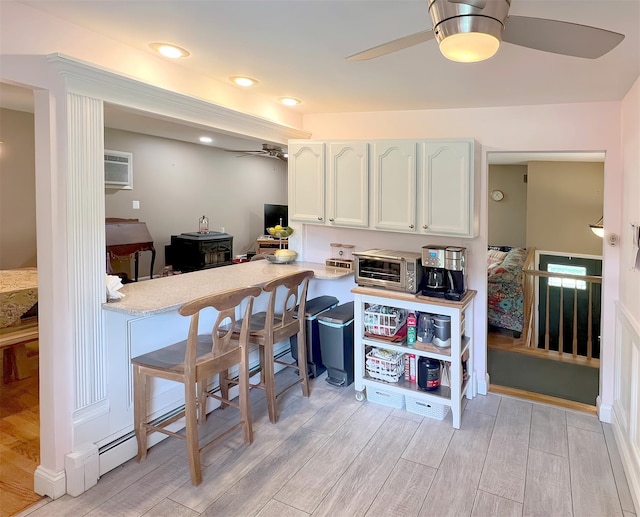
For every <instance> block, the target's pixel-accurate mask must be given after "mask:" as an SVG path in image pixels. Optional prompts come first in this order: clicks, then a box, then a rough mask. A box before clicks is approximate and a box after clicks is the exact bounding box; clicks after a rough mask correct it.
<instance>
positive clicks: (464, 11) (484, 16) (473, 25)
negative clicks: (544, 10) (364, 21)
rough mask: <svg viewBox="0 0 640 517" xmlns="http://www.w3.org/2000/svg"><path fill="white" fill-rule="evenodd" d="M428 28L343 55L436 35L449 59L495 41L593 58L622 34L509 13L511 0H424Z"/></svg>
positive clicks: (477, 57) (486, 48) (488, 48)
mask: <svg viewBox="0 0 640 517" xmlns="http://www.w3.org/2000/svg"><path fill="white" fill-rule="evenodd" d="M426 1H427V4H428V9H429V15H430V17H431V21H432V23H433V28H432V29H427V30H424V31H420V32H416V33H414V34H409V35H408V36H403V37H401V38H398V39H395V40H393V41H389V42H387V43H383V44H381V45H378V46H376V47H373V48H370V49H368V50H365V51H363V52H358V53H357V54H353V55H352V56H349V57H347V60H350V61H360V60H366V59H373V58H376V57H380V56H384V55H386V54H390V53H391V52H396V51H398V50H403V49H405V48H409V47H412V46H414V45H418V44H420V43H424V42H426V41H429V40H432V39H435V40H436V41H437V42H438V44H439V46H440V51H441V52H442V53H443V54H444V56H445V57H446V58H448V59H451V60H452V61H459V62H476V61H482V60H484V59H488V58H490V57H491V56H493V55H494V54H495V53H496V52H497V50H498V48H499V47H500V42H501V41H505V42H507V43H512V44H514V45H520V46H522V47H528V48H533V49H536V50H543V51H545V52H551V53H554V54H563V55H566V56H574V57H582V58H589V59H596V58H599V57H601V56H603V55H604V54H606V53H607V52H609V51H610V50H612V49H613V48H614V47H616V46H617V45H618V44H619V43H620V42H621V41H622V40H623V39H624V35H623V34H619V33H617V32H612V31H608V30H605V29H600V28H598V27H590V26H587V25H580V24H577V23H571V22H563V21H558V20H549V19H545V18H531V17H528V16H509V7H510V6H511V0H426Z"/></svg>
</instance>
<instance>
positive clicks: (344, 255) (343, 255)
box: [325, 242, 355, 269]
mask: <svg viewBox="0 0 640 517" xmlns="http://www.w3.org/2000/svg"><path fill="white" fill-rule="evenodd" d="M329 246H331V258H328V259H327V260H325V264H326V265H327V266H331V267H339V268H343V269H353V249H354V248H355V246H354V245H353V244H340V243H338V242H332V243H331V244H330V245H329Z"/></svg>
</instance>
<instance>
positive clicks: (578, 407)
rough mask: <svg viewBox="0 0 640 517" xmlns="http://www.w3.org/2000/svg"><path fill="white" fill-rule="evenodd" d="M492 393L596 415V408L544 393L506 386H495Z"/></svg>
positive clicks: (492, 387)
mask: <svg viewBox="0 0 640 517" xmlns="http://www.w3.org/2000/svg"><path fill="white" fill-rule="evenodd" d="M491 392H492V393H498V394H500V395H507V396H509V397H516V398H520V399H525V400H530V401H532V402H538V403H540V404H547V405H552V406H558V407H563V408H566V409H572V410H575V411H583V412H585V413H592V414H594V415H595V414H596V407H595V406H590V405H589V404H583V403H582V402H574V401H573V400H565V399H561V398H558V397H552V396H550V395H543V394H542V393H534V392H533V391H526V390H519V389H517V388H509V387H506V386H498V385H495V384H494V385H492V386H491Z"/></svg>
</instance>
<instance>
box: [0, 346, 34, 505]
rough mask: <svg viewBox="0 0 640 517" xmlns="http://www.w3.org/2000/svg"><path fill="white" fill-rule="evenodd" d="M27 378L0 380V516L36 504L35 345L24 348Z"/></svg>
mask: <svg viewBox="0 0 640 517" xmlns="http://www.w3.org/2000/svg"><path fill="white" fill-rule="evenodd" d="M28 350H29V352H28V354H29V355H32V353H33V354H34V355H32V357H31V358H30V359H29V365H30V366H31V376H30V377H28V378H26V379H23V380H19V381H12V382H9V383H7V384H4V383H3V382H2V381H1V380H0V516H1V517H8V516H10V515H15V514H16V513H17V512H19V511H21V510H23V509H25V508H27V507H28V506H30V505H31V504H33V503H35V502H36V501H39V500H40V499H41V497H40V496H39V495H38V494H36V493H35V492H34V491H33V473H34V472H35V470H36V467H37V466H38V464H39V463H40V411H39V407H40V406H39V404H38V357H37V355H35V354H36V352H37V343H30V344H29V345H28ZM0 353H2V350H0Z"/></svg>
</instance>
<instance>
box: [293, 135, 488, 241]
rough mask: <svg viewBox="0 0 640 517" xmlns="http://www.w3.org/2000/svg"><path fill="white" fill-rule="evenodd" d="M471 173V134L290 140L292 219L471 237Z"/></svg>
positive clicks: (345, 226) (343, 225)
mask: <svg viewBox="0 0 640 517" xmlns="http://www.w3.org/2000/svg"><path fill="white" fill-rule="evenodd" d="M474 174H475V142H474V141H473V139H451V140H449V139H442V140H373V141H368V142H367V141H363V140H357V141H315V142H310V141H304V140H292V141H291V142H289V219H290V220H292V221H299V222H302V223H314V224H326V225H330V226H339V227H343V228H368V229H370V230H384V231H395V232H404V233H414V234H420V235H442V236H455V237H474V236H475V235H474V232H475V231H476V228H475V223H474V222H475V217H476V209H475V205H474V202H475V201H474ZM325 210H326V211H325Z"/></svg>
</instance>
